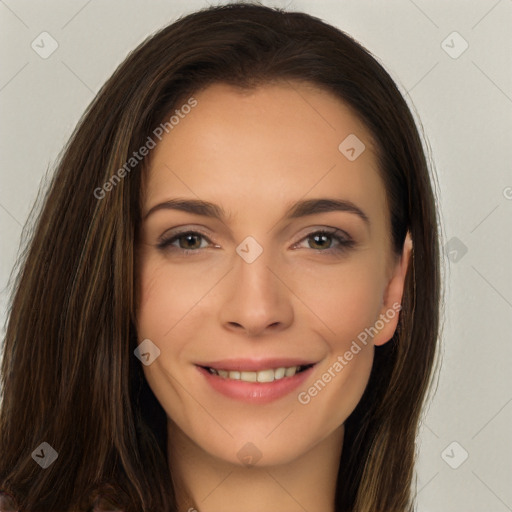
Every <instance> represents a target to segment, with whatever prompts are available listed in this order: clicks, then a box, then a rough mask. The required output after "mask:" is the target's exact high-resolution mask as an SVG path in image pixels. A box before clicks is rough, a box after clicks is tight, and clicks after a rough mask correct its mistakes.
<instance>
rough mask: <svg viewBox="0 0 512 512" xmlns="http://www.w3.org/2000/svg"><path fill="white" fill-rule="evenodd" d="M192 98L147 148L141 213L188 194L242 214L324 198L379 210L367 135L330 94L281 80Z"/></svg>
mask: <svg viewBox="0 0 512 512" xmlns="http://www.w3.org/2000/svg"><path fill="white" fill-rule="evenodd" d="M193 96H194V98H195V100H196V101H197V105H196V106H195V107H194V108H193V109H191V110H190V112H189V113H187V114H182V116H181V117H180V120H179V123H178V124H176V125H175V126H173V128H172V129H171V130H170V131H169V133H167V134H165V135H164V136H163V138H162V141H161V142H159V143H158V144H157V147H156V148H155V149H154V150H153V153H152V155H151V165H150V168H149V170H148V175H147V177H146V186H145V190H144V192H145V193H144V197H143V199H144V200H143V204H144V205H145V208H144V209H145V210H147V209H148V208H149V207H151V205H152V204H154V203H155V202H158V201H159V200H162V201H163V200H166V199H168V198H169V197H176V196H186V197H195V198H200V199H205V200H208V201H212V202H216V203H218V204H221V205H223V206H224V208H225V209H227V210H228V211H231V210H233V213H235V214H239V213H240V214H241V211H242V210H247V209H250V208H251V207H255V206H256V205H258V207H259V208H261V207H262V205H264V206H265V208H267V209H268V208H270V209H275V208H276V207H277V206H279V205H284V204H289V203H291V202H293V201H296V200H298V199H299V198H303V199H304V198H306V199H307V198H308V197H318V196H320V195H322V196H325V195H326V194H327V195H330V196H337V197H342V198H344V199H349V200H351V201H353V202H355V203H359V204H361V205H364V206H366V208H367V209H368V210H369V211H370V212H372V211H373V213H374V214H375V215H377V216H382V213H383V210H385V208H386V204H387V202H386V198H385V189H384V186H383V183H382V181H381V179H380V176H379V172H378V169H377V164H376V157H375V151H374V146H373V143H372V140H371V135H370V133H369V131H368V130H367V129H366V127H365V126H364V124H363V123H362V122H361V120H360V119H359V118H358V117H357V115H355V114H354V113H353V112H352V110H351V109H350V108H349V107H348V106H347V105H345V104H344V103H343V102H342V101H340V100H339V99H337V98H336V97H334V96H333V95H332V94H330V93H328V92H325V91H323V90H321V89H319V88H317V87H315V86H312V85H310V84H305V83H299V82H286V83H279V84H268V85H262V86H258V87H256V88H254V89H250V90H241V89H237V88H234V87H232V86H229V85H226V84H214V85H211V86H209V87H207V88H206V89H204V90H202V91H200V92H198V93H196V94H194V95H193ZM185 101H186V100H185ZM176 108H177V109H179V108H180V106H179V105H178V106H177V107H176ZM186 110H187V111H188V110H189V109H186ZM343 141H348V143H345V144H343ZM361 143H362V144H364V150H363V151H362V152H361V153H360V155H359V156H357V158H356V159H355V160H354V159H350V158H348V157H347V155H348V156H353V154H354V152H351V153H350V152H349V153H346V149H351V147H354V148H355V150H356V151H357V152H358V153H359V151H361V149H362V148H363V146H362V145H361ZM340 144H342V146H341V150H340ZM347 146H348V148H347ZM344 151H345V152H344ZM356 155H357V153H356ZM238 210H241V211H240V212H239V211H238Z"/></svg>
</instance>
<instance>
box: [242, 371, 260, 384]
mask: <svg viewBox="0 0 512 512" xmlns="http://www.w3.org/2000/svg"><path fill="white" fill-rule="evenodd" d="M257 377H258V375H257V373H256V372H240V380H244V381H245V382H256V380H257Z"/></svg>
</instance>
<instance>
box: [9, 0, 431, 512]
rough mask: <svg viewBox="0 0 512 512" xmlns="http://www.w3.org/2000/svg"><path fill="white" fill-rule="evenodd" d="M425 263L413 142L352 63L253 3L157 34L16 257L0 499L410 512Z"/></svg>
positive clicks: (109, 97)
mask: <svg viewBox="0 0 512 512" xmlns="http://www.w3.org/2000/svg"><path fill="white" fill-rule="evenodd" d="M438 243H439V242H438V233H437V216H436V207H435V200H434V195H433V191H432V186H431V179H430V176H429V170H428V166H427V163H426V159H425V155H424V152H423V149H422V144H421V139H420V137H419V135H418V131H417V128H416V126H415V124H414V121H413V118H412V116H411V114H410V111H409V109H408V107H407V105H406V103H405V101H404V100H403V98H402V96H401V95H400V93H399V91H398V90H397V87H396V85H395V84H394V83H393V81H392V79H391V78H390V77H389V75H388V74H387V73H386V71H385V70H384V69H383V68H382V66H381V65H380V64H379V63H378V62H377V61H376V60H375V59H374V58H373V57H372V56H371V55H370V54H369V52H368V51H366V50H365V49H364V48H362V47H361V46H360V45H359V44H358V43H356V42H355V41H354V40H353V39H351V38H350V37H349V36H347V35H346V34H344V33H343V32H341V31H339V30H338V29H336V28H334V27H331V26H329V25H327V24H325V23H323V22H321V21H320V20H318V19H316V18H313V17H311V16H308V15H306V14H303V13H287V12H280V11H277V10H272V9H269V8H265V7H262V6H257V5H248V4H232V5H228V6H223V7H214V8H209V9H206V10H203V11H200V12H197V13H193V14H191V15H188V16H186V17H184V18H182V19H180V20H178V21H177V22H175V23H173V24H171V25H169V26H168V27H166V28H164V29H163V30H162V31H160V32H159V33H157V34H156V35H154V36H152V37H150V38H149V39H147V40H146V41H145V42H144V43H143V44H141V45H140V46H139V48H137V49H136V50H135V51H134V52H133V53H132V54H131V55H129V57H128V58H127V59H126V60H125V62H124V63H123V64H121V66H120V67H119V68H118V69H117V71H116V72H115V73H114V75H113V76H112V77H111V78H110V79H109V81H108V82H107V83H106V84H105V86H104V87H103V88H102V90H101V91H100V93H99V94H98V96H97V97H96V99H95V100H94V102H93V103H92V105H91V106H90V107H89V108H88V110H87V112H86V113H85V115H84V117H83V119H82V120H81V122H80V123H79V125H78V127H77V129H76V130H75V133H74V134H73V136H72V137H71V140H70V142H69V144H68V146H67V148H66V151H65V152H64V154H63V156H62V159H61V161H60V163H59V166H58V169H57V172H56V174H55V177H54V179H53V182H52V184H51V187H50V190H49V192H48V195H47V197H46V202H45V206H44V208H43V211H42V213H41V215H40V218H39V220H38V223H37V226H36V228H35V231H34V235H33V238H32V240H31V244H30V247H29V249H28V251H27V253H26V257H25V260H24V262H23V265H22V269H21V271H20V275H19V279H18V282H17V285H16V289H15V292H14V295H13V302H12V310H11V312H10V316H9V320H8V326H7V333H6V338H5V346H4V354H3V360H2V387H3V401H2V405H1V411H0V449H1V453H2V457H1V458H0V487H1V488H3V489H4V490H5V493H6V494H5V496H6V498H5V500H4V501H5V502H6V503H7V497H8V496H11V497H12V498H13V499H15V500H16V501H17V504H18V505H17V506H18V507H19V510H24V511H25V510H26V511H36V510H37V511H42V510H44V511H60V510H66V511H68V510H69V511H71V510H73V511H74V510H92V509H93V508H94V510H110V509H111V508H109V507H117V508H118V509H119V510H125V511H132V510H133V511H140V510H144V511H176V510H189V511H192V510H199V511H201V512H210V511H217V510H222V511H224V512H229V511H231V510H238V511H240V510H244V511H245V510H247V511H249V510H251V511H254V510H269V509H275V510H286V511H295V510H304V509H306V510H309V511H315V510H318V511H320V510H321V511H357V512H363V511H366V512H369V511H373V512H374V511H393V512H395V511H409V510H412V507H413V492H412V490H411V481H412V476H413V469H414V461H415V444H414V443H415V436H416V433H417V427H418V422H419V418H420V413H421V407H422V403H423V400H424V398H425V396H426V392H427V389H428V385H429V382H430V379H431V375H432V369H433V365H434V361H435V353H436V344H437V338H438V328H439V297H440V279H439V246H438ZM11 501H12V500H11ZM5 506H6V507H7V505H5ZM12 506H13V507H14V506H15V505H14V504H13V505H12Z"/></svg>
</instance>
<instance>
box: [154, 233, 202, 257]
mask: <svg viewBox="0 0 512 512" xmlns="http://www.w3.org/2000/svg"><path fill="white" fill-rule="evenodd" d="M202 242H206V244H203V243H202ZM209 244H211V241H210V240H209V239H208V238H207V237H206V236H205V235H203V234H202V233H199V232H197V231H184V232H182V233H177V234H175V235H173V236H170V237H162V238H161V239H160V240H159V242H158V244H157V247H158V248H159V249H161V250H169V249H171V250H177V251H182V252H183V253H184V254H190V253H192V252H197V251H198V250H199V249H205V248H206V247H208V245H209Z"/></svg>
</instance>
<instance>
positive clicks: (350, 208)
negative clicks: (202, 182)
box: [143, 198, 370, 227]
mask: <svg viewBox="0 0 512 512" xmlns="http://www.w3.org/2000/svg"><path fill="white" fill-rule="evenodd" d="M158 210H180V211H183V212H188V213H193V214H195V215H202V216H205V217H213V218H214V219H218V220H220V221H223V222H224V221H225V220H226V219H227V217H228V215H227V214H226V212H225V210H224V209H223V208H222V207H221V206H218V205H216V204H214V203H210V202H208V201H203V200H201V199H169V200H168V201H164V202H163V203H159V204H157V205H155V206H153V207H152V208H151V209H150V210H149V211H148V212H147V213H146V214H145V215H144V217H143V220H146V219H147V218H148V217H149V216H150V215H151V214H152V213H154V212H156V211H158ZM335 211H340V212H347V213H352V214H354V215H357V216H358V217H359V218H361V219H362V220H363V221H364V223H365V224H366V225H367V226H368V227H370V219H369V218H368V215H366V213H365V212H364V211H363V210H361V208H359V207H358V206H356V205H355V204H354V203H353V202H352V201H347V200H345V199H328V198H321V199H307V200H302V201H298V202H296V203H295V204H293V205H292V206H291V207H290V208H289V209H288V210H287V211H286V213H285V216H284V218H285V219H296V218H299V217H306V216H307V215H315V214H317V213H326V212H335Z"/></svg>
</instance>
